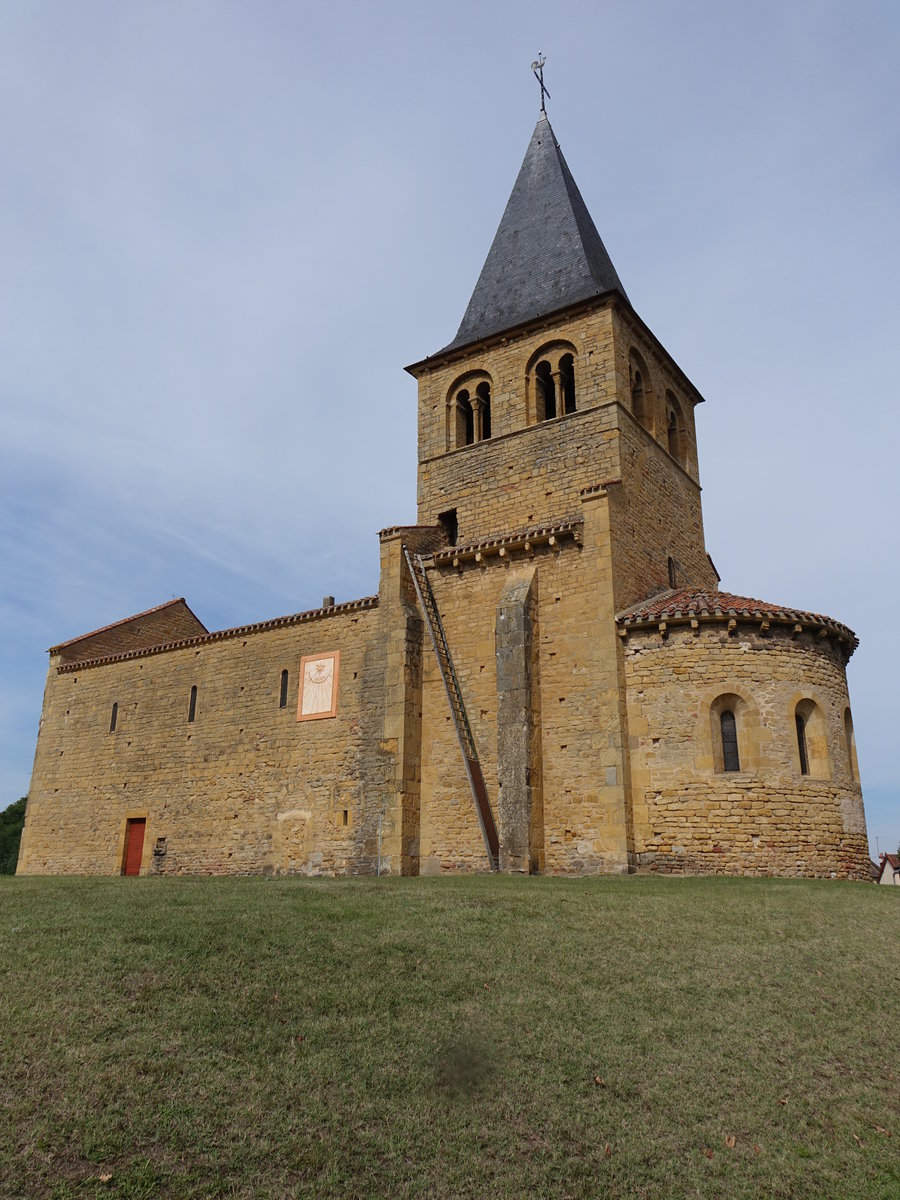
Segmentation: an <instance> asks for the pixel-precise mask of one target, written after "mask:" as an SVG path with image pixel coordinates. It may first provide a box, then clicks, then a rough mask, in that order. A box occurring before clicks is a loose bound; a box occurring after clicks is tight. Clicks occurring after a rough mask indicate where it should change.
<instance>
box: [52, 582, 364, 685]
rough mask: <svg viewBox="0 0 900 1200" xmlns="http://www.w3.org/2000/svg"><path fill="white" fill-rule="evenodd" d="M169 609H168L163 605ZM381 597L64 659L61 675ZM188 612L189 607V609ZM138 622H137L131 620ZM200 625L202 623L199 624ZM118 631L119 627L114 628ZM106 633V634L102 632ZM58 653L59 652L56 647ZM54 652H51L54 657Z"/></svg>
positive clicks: (297, 621)
mask: <svg viewBox="0 0 900 1200" xmlns="http://www.w3.org/2000/svg"><path fill="white" fill-rule="evenodd" d="M161 607H162V608H166V607H167V605H161ZM377 607H378V597H377V596H363V597H362V599H361V600H347V601H345V602H344V603H343V604H329V605H327V606H325V607H323V608H310V609H307V610H305V611H304V612H299V613H290V614H289V615H288V616H286V617H272V618H270V619H269V620H268V621H256V622H255V623H254V624H252V625H235V626H232V627H231V628H230V629H218V630H215V631H214V632H213V633H210V632H209V630H207V629H206V627H205V626H201V630H202V632H198V633H195V634H192V635H188V636H186V637H178V638H175V637H171V638H169V639H168V640H167V641H163V642H154V643H152V644H150V643H147V644H143V645H139V646H133V647H130V648H122V649H117V650H113V651H111V652H110V653H108V654H105V655H104V656H103V657H98V656H94V655H91V656H85V657H78V658H65V657H64V658H63V661H62V662H61V663H60V665H59V667H58V668H57V671H58V673H59V674H60V675H62V674H65V673H67V672H71V671H78V670H81V669H83V668H84V667H103V666H106V665H107V663H111V662H123V661H124V660H125V659H130V658H144V657H146V656H147V655H149V654H161V653H164V652H166V651H169V650H181V649H183V648H184V647H185V646H205V645H207V644H209V643H211V642H221V641H225V640H227V639H228V638H237V637H247V636H248V635H250V634H254V633H267V632H268V631H269V630H270V629H282V628H284V627H285V626H287V625H302V624H305V623H306V622H307V621H316V620H318V619H319V618H321V617H331V616H339V615H342V614H344V613H349V612H355V611H356V610H357V609H364V608H377ZM185 608H187V605H185ZM149 611H150V612H156V611H157V610H156V609H153V608H151V609H150V610H149ZM128 619H129V620H134V619H135V618H128ZM117 624H120V625H124V624H127V622H125V621H120V622H118V623H117ZM198 624H199V621H198ZM111 628H115V626H111ZM98 632H102V630H98ZM81 640H82V639H81V638H76V639H75V642H74V643H66V645H70V644H71V645H73V646H75V645H77V644H78V643H79V642H80V641H81ZM54 649H59V647H55V648H54ZM53 652H54V651H53V650H51V651H50V653H51V654H52V653H53Z"/></svg>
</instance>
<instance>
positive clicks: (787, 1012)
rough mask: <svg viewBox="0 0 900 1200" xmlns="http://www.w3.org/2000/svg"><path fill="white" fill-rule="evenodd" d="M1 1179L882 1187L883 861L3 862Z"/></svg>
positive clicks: (506, 1192)
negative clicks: (870, 867) (722, 869)
mask: <svg viewBox="0 0 900 1200" xmlns="http://www.w3.org/2000/svg"><path fill="white" fill-rule="evenodd" d="M0 962H2V964H3V965H2V976H0V1030H2V1033H0V1195H2V1196H3V1197H16V1198H17V1200H18V1198H25V1197H53V1198H54V1200H63V1198H68V1197H78V1198H79V1200H81V1198H83V1197H103V1198H110V1197H129V1198H138V1197H156V1196H165V1197H170V1196H171V1197H218V1196H222V1197H225V1196H229V1197H278V1198H281V1197H337V1196H340V1197H380V1196H389V1197H406V1196H422V1197H426V1196H427V1197H439V1198H441V1197H476V1196H477V1197H482V1196H483V1197H525V1196H540V1197H543V1196H547V1197H595V1196H596V1197H652V1198H653V1200H657V1198H661V1197H689V1196H699V1197H714V1196H715V1197H719V1196H721V1197H728V1198H732V1197H754V1198H758V1197H787V1196H791V1197H800V1196H802V1197H807V1196H808V1197H816V1198H817V1200H819V1198H822V1197H826V1198H827V1197H840V1198H842V1200H843V1198H848V1197H860V1198H862V1197H865V1200H878V1198H891V1200H897V1198H898V1197H900V889H897V890H895V889H892V888H877V887H874V886H867V885H863V884H841V883H833V882H825V883H818V882H804V881H777V880H737V879H695V880H685V879H654V878H643V877H641V878H634V877H633V878H624V879H623V878H616V879H590V880H561V879H521V878H491V877H477V878H465V879H463V878H460V879H409V880H406V879H392V880H380V881H379V880H374V879H370V880H352V881H332V880H299V879H291V880H273V879H236V880H214V879H204V880H192V879H69V880H59V879H10V878H3V879H0Z"/></svg>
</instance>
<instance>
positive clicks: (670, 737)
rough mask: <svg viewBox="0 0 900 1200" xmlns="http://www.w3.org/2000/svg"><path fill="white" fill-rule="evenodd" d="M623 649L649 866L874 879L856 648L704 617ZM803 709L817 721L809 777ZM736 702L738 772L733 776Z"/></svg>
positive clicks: (630, 641) (634, 788)
mask: <svg viewBox="0 0 900 1200" xmlns="http://www.w3.org/2000/svg"><path fill="white" fill-rule="evenodd" d="M732 624H734V623H732ZM623 652H624V669H625V685H626V692H627V714H628V717H627V719H628V731H629V750H630V772H631V804H632V826H633V832H632V837H633V846H632V851H633V862H634V865H635V866H636V867H637V868H638V869H639V870H662V871H675V872H680V873H686V874H756V875H787V876H792V875H793V876H823V877H827V876H837V877H840V878H850V879H867V878H868V847H867V841H866V828H865V816H864V813H863V804H862V793H861V790H860V785H859V781H858V778H857V777H856V771H855V768H854V763H853V758H852V748H849V747H848V745H847V739H846V732H845V731H846V728H847V724H846V722H845V713H846V712H847V710H848V707H849V699H848V694H847V680H846V673H845V653H846V652H845V649H844V647H843V646H841V645H840V644H838V643H837V642H836V641H832V640H831V639H829V638H823V637H817V636H816V634H815V633H813V632H806V631H804V632H802V633H796V632H794V633H792V631H791V629H790V627H780V626H779V627H776V626H773V627H772V628H771V629H770V630H768V631H767V632H766V633H762V632H760V628H759V622H757V623H756V625H753V624H750V623H745V622H738V623H737V624H736V625H735V627H734V628H733V629H732V631H731V632H729V631H728V628H727V624H726V623H724V622H704V621H700V622H696V621H695V622H694V628H691V626H689V625H681V626H676V627H672V628H670V629H669V630H668V632H667V636H665V637H663V636H661V635H660V634H659V633H658V632H656V631H654V630H653V629H652V627H651V628H647V629H639V630H631V631H629V632H628V636H627V639H625V640H624V644H623ZM798 705H800V706H802V707H803V711H804V712H807V713H808V714H810V716H809V720H808V722H807V743H808V758H809V764H808V765H809V773H808V774H803V773H802V771H801V763H800V755H799V749H798V739H797V731H796V723H795V713H796V711H797V708H798ZM726 707H727V708H728V709H729V710H730V711H733V712H734V715H735V718H736V724H737V737H738V747H739V759H740V762H739V766H740V769H739V770H737V771H728V770H725V769H724V761H723V751H722V741H721V724H720V714H721V711H722V710H723V709H724V708H726Z"/></svg>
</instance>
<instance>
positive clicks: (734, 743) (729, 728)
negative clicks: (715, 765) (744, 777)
mask: <svg viewBox="0 0 900 1200" xmlns="http://www.w3.org/2000/svg"><path fill="white" fill-rule="evenodd" d="M719 724H720V726H721V729H722V769H723V770H725V771H739V770H740V769H741V760H740V756H739V754H738V740H737V722H736V721H735V719H734V713H733V712H732V711H731V709H730V708H726V709H725V711H724V712H723V713H722V715H721V717H720V718H719Z"/></svg>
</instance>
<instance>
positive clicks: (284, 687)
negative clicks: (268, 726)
mask: <svg viewBox="0 0 900 1200" xmlns="http://www.w3.org/2000/svg"><path fill="white" fill-rule="evenodd" d="M287 694H288V673H287V671H282V672H281V695H280V696H279V698H278V707H279V708H287Z"/></svg>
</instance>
